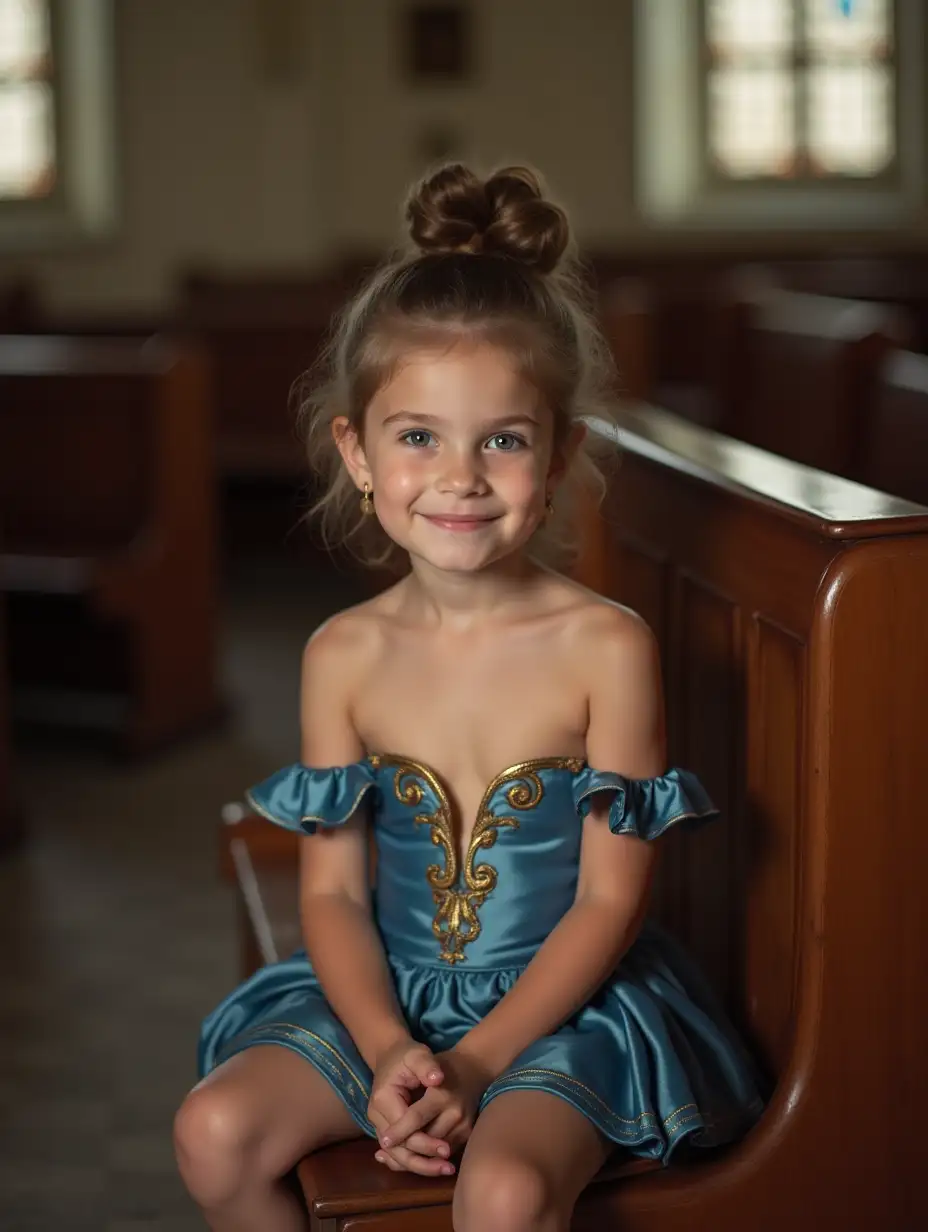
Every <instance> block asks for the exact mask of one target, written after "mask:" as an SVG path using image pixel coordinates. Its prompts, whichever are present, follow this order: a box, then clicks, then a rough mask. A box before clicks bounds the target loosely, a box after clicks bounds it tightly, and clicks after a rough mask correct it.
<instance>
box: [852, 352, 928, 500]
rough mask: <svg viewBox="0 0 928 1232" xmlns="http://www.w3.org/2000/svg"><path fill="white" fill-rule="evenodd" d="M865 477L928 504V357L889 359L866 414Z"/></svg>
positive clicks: (892, 355)
mask: <svg viewBox="0 0 928 1232" xmlns="http://www.w3.org/2000/svg"><path fill="white" fill-rule="evenodd" d="M860 478H861V480H862V482H864V483H866V484H869V485H870V486H871V487H874V488H880V489H881V490H882V491H884V492H892V493H893V494H894V495H895V496H904V497H906V498H907V499H909V500H913V501H919V502H920V503H921V504H928V355H916V354H915V353H914V352H912V351H890V352H889V354H888V355H887V356H886V358H885V360H884V362H883V364H882V366H881V368H880V370H879V373H878V377H877V382H876V387H875V389H874V392H873V398H872V401H871V403H870V406H869V409H868V412H867V423H866V439H865V441H864V447H863V450H862V457H861V461H860Z"/></svg>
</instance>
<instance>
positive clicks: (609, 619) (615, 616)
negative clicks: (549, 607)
mask: <svg viewBox="0 0 928 1232" xmlns="http://www.w3.org/2000/svg"><path fill="white" fill-rule="evenodd" d="M556 585H557V588H558V593H559V595H560V598H561V601H562V603H563V608H562V610H563V613H564V619H565V629H564V631H565V635H566V640H567V642H568V645H569V646H570V647H571V650H572V651H573V652H574V653H575V654H576V655H577V656H578V660H579V662H578V666H580V664H581V663H582V662H583V661H586V660H591V661H592V662H593V664H594V666H595V664H596V663H597V662H598V663H599V664H600V665H602V663H603V656H606V657H607V658H608V660H609V662H610V663H611V664H617V663H631V662H634V661H637V660H641V661H645V662H648V663H651V662H653V661H654V660H655V659H656V657H657V654H658V650H657V639H656V638H655V636H654V634H653V633H652V631H651V628H650V626H649V625H648V623H647V622H646V621H645V620H644V619H643V618H642V617H641V616H639V615H638V613H637V612H635V611H633V610H632V609H631V608H630V607H624V606H623V605H622V604H621V603H616V602H614V600H612V599H607V598H605V596H603V595H599V594H597V593H596V592H595V591H592V590H589V589H588V588H587V587H586V586H581V585H580V584H579V583H577V582H573V581H571V579H569V578H562V577H558V578H557V579H556Z"/></svg>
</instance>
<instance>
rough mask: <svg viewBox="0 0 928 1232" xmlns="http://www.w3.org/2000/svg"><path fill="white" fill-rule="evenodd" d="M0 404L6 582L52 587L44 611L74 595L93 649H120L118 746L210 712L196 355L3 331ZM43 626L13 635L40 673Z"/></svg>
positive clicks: (209, 619)
mask: <svg viewBox="0 0 928 1232" xmlns="http://www.w3.org/2000/svg"><path fill="white" fill-rule="evenodd" d="M0 401H2V404H3V412H2V414H0V505H2V508H3V511H4V555H3V557H2V561H0V585H2V586H3V588H4V589H5V590H6V591H7V593H8V594H11V595H22V596H31V597H32V598H33V599H41V597H42V596H48V597H49V603H48V605H47V607H48V610H49V611H51V606H52V604H51V597H52V596H55V597H57V598H59V599H60V598H61V597H63V596H69V597H71V598H72V599H73V600H74V601H75V602H76V603H78V604H79V610H80V611H81V612H83V613H86V619H87V625H88V631H89V632H92V633H93V637H94V639H95V644H96V643H99V644H100V645H104V644H105V643H112V644H113V645H114V646H115V645H116V644H117V642H118V643H119V650H120V654H119V660H120V672H119V677H120V680H121V681H124V687H125V701H126V707H127V708H126V712H125V717H124V719H123V721H122V724H121V739H122V741H123V744H124V746H125V747H126V748H127V749H129V750H131V751H135V752H139V751H142V750H145V749H149V748H152V747H154V746H155V745H157V744H160V743H162V742H164V741H166V740H169V739H172V738H174V737H176V736H178V735H180V734H182V733H183V732H184V731H187V730H189V729H191V728H193V727H197V726H199V725H201V724H202V723H204V722H207V721H209V720H210V719H212V718H214V717H215V716H216V715H217V714H218V713H219V710H220V706H219V701H218V697H217V689H216V628H217V611H216V598H217V577H216V571H217V560H216V527H215V494H214V488H213V480H212V475H213V466H212V436H211V433H212V411H211V405H212V404H211V392H210V384H209V371H208V367H207V365H206V362H205V360H204V357H203V356H202V354H201V353H200V352H198V351H197V350H196V349H195V348H193V347H189V346H181V345H179V344H177V343H168V342H166V341H163V340H160V339H150V340H146V341H144V342H139V341H136V340H128V339H112V340H106V339H80V338H55V337H32V338H27V337H13V336H7V337H2V338H0ZM69 610H70V609H69ZM43 628H44V626H43V625H40V624H38V623H36V624H35V625H33V626H32V627H26V628H24V629H23V630H22V638H21V640H20V641H19V642H18V643H17V667H18V668H21V669H22V671H23V673H24V674H25V673H26V672H27V670H28V663H27V662H26V660H27V659H28V658H30V656H31V657H32V659H33V660H34V662H35V665H36V670H37V671H38V672H43V671H47V663H48V661H50V660H52V659H53V657H54V655H55V654H56V647H55V644H54V638H53V637H51V636H49V637H46V636H45V634H44V632H43ZM43 639H44V640H43ZM67 666H68V665H62V667H63V669H64V668H65V667H67ZM74 666H79V664H75V665H74Z"/></svg>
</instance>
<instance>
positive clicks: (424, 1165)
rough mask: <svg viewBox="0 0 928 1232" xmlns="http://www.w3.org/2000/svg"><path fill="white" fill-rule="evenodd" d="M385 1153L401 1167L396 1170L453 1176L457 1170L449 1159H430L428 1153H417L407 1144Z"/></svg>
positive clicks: (423, 1174)
mask: <svg viewBox="0 0 928 1232" xmlns="http://www.w3.org/2000/svg"><path fill="white" fill-rule="evenodd" d="M384 1154H385V1155H386V1156H387V1157H388V1159H389V1160H390V1161H391V1162H392V1163H395V1164H399V1167H398V1168H395V1169H394V1171H396V1172H415V1173H417V1174H418V1175H419V1176H452V1175H453V1173H454V1170H455V1169H454V1164H451V1163H449V1162H448V1160H447V1159H430V1158H428V1156H426V1155H417V1154H416V1153H415V1152H414V1151H410V1150H407V1148H406V1147H405V1146H395V1147H393V1148H392V1149H391V1150H389V1151H384Z"/></svg>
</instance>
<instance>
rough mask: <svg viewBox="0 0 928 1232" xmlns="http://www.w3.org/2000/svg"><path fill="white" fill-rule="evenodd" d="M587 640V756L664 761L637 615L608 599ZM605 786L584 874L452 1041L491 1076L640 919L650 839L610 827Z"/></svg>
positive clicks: (551, 1024) (582, 996) (603, 967)
mask: <svg viewBox="0 0 928 1232" xmlns="http://www.w3.org/2000/svg"><path fill="white" fill-rule="evenodd" d="M600 619H602V623H603V627H602V629H601V630H598V631H597V635H596V636H594V637H590V638H589V639H581V640H582V641H583V643H584V645H585V652H584V653H585V655H586V660H587V661H586V664H585V669H586V672H587V678H588V680H589V681H590V694H589V696H590V715H589V727H588V732H587V761H588V762H589V764H590V765H591V766H594V767H595V768H596V769H597V770H615V771H617V772H618V773H620V774H623V775H625V776H626V777H627V778H651V777H653V776H655V775H658V774H662V773H663V772H664V771H665V770H666V766H665V762H664V757H665V751H664V744H665V742H664V716H663V702H662V689H661V679H660V663H659V658H658V654H657V648H656V643H655V640H654V638H653V636H652V634H651V632H650V630H649V629H648V627H647V626H646V625H645V624H644V622H643V621H641V620H639V619H638V618H637V617H636V616H634V615H633V614H631V613H629V612H627V611H625V610H623V609H615V608H606V609H604V616H603V617H602V618H600V617H599V614H597V621H599V620H600ZM610 800H611V794H604V795H603V796H601V797H598V798H596V797H594V801H593V808H591V810H590V812H589V813H588V815H587V816H586V818H585V820H584V822H583V836H582V841H581V849H580V874H579V880H578V885H577V893H576V897H575V900H574V903H573V906H572V907H571V908H570V910H569V911H568V912H567V913H566V914H565V915H564V916H563V917H562V918H561V920H560V922H559V923H558V925H557V927H556V928H555V929H554V931H553V932H552V933H551V934H550V935H549V936H548V938H547V939H546V941H545V942H544V944H543V945H542V946H541V948H540V949H539V951H538V952H537V954H536V955H535V957H534V958H533V959H532V961H531V962H530V963H529V965H528V966H527V967H526V969H525V971H524V972H523V973H522V975H521V976H520V977H519V979H518V980H517V981H516V983H515V984H514V986H513V987H512V988H511V989H510V990H509V992H508V993H507V994H506V995H505V996H504V997H503V998H502V1000H501V1001H500V1002H499V1003H498V1004H497V1005H496V1006H495V1007H494V1008H493V1009H492V1010H491V1011H490V1013H489V1014H488V1015H487V1016H486V1018H484V1019H483V1021H482V1022H480V1023H479V1024H478V1025H477V1026H476V1027H473V1028H472V1029H471V1030H470V1031H469V1032H468V1033H467V1035H466V1036H464V1038H463V1039H462V1040H461V1042H460V1043H459V1044H458V1045H457V1047H456V1049H455V1051H457V1052H460V1053H463V1054H464V1055H465V1056H466V1057H468V1058H470V1059H472V1060H473V1061H474V1063H475V1064H477V1065H478V1066H479V1067H480V1068H481V1069H482V1070H483V1072H484V1073H485V1074H486V1075H487V1077H488V1080H492V1079H493V1078H495V1077H496V1076H497V1075H499V1074H500V1073H502V1071H503V1070H505V1069H506V1068H507V1067H508V1066H509V1065H510V1064H511V1063H512V1062H513V1061H514V1060H515V1058H516V1057H517V1056H518V1055H519V1053H520V1052H522V1051H523V1050H524V1049H525V1048H527V1047H528V1046H529V1045H530V1044H532V1043H534V1042H535V1040H537V1039H539V1038H541V1036H543V1035H548V1034H549V1033H551V1032H552V1031H555V1030H556V1029H557V1028H558V1027H559V1026H560V1025H561V1024H562V1023H563V1022H565V1021H566V1019H568V1018H569V1017H570V1016H571V1015H572V1014H573V1013H575V1012H576V1011H577V1010H578V1009H580V1008H581V1006H583V1005H584V1004H585V1003H586V1002H587V1001H588V1000H589V999H590V997H591V996H592V995H593V994H594V993H595V992H596V990H597V989H598V988H599V987H600V985H601V984H602V983H603V982H604V980H605V979H606V978H607V977H608V976H609V975H610V974H611V972H612V971H613V970H614V968H615V966H616V964H617V963H618V962H619V960H620V959H621V958H622V955H623V954H624V953H625V952H626V950H627V949H628V948H629V946H630V945H631V944H632V942H633V941H634V939H635V937H636V935H637V933H638V929H639V928H640V927H641V924H642V921H643V919H644V915H645V912H646V910H647V903H648V894H649V890H650V886H651V881H652V878H653V873H654V864H655V857H656V851H655V844H654V843H646V842H644V841H643V840H641V839H639V838H636V837H635V836H633V835H615V834H613V833H612V832H611V831H610V829H609V824H608V814H609V803H610Z"/></svg>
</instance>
